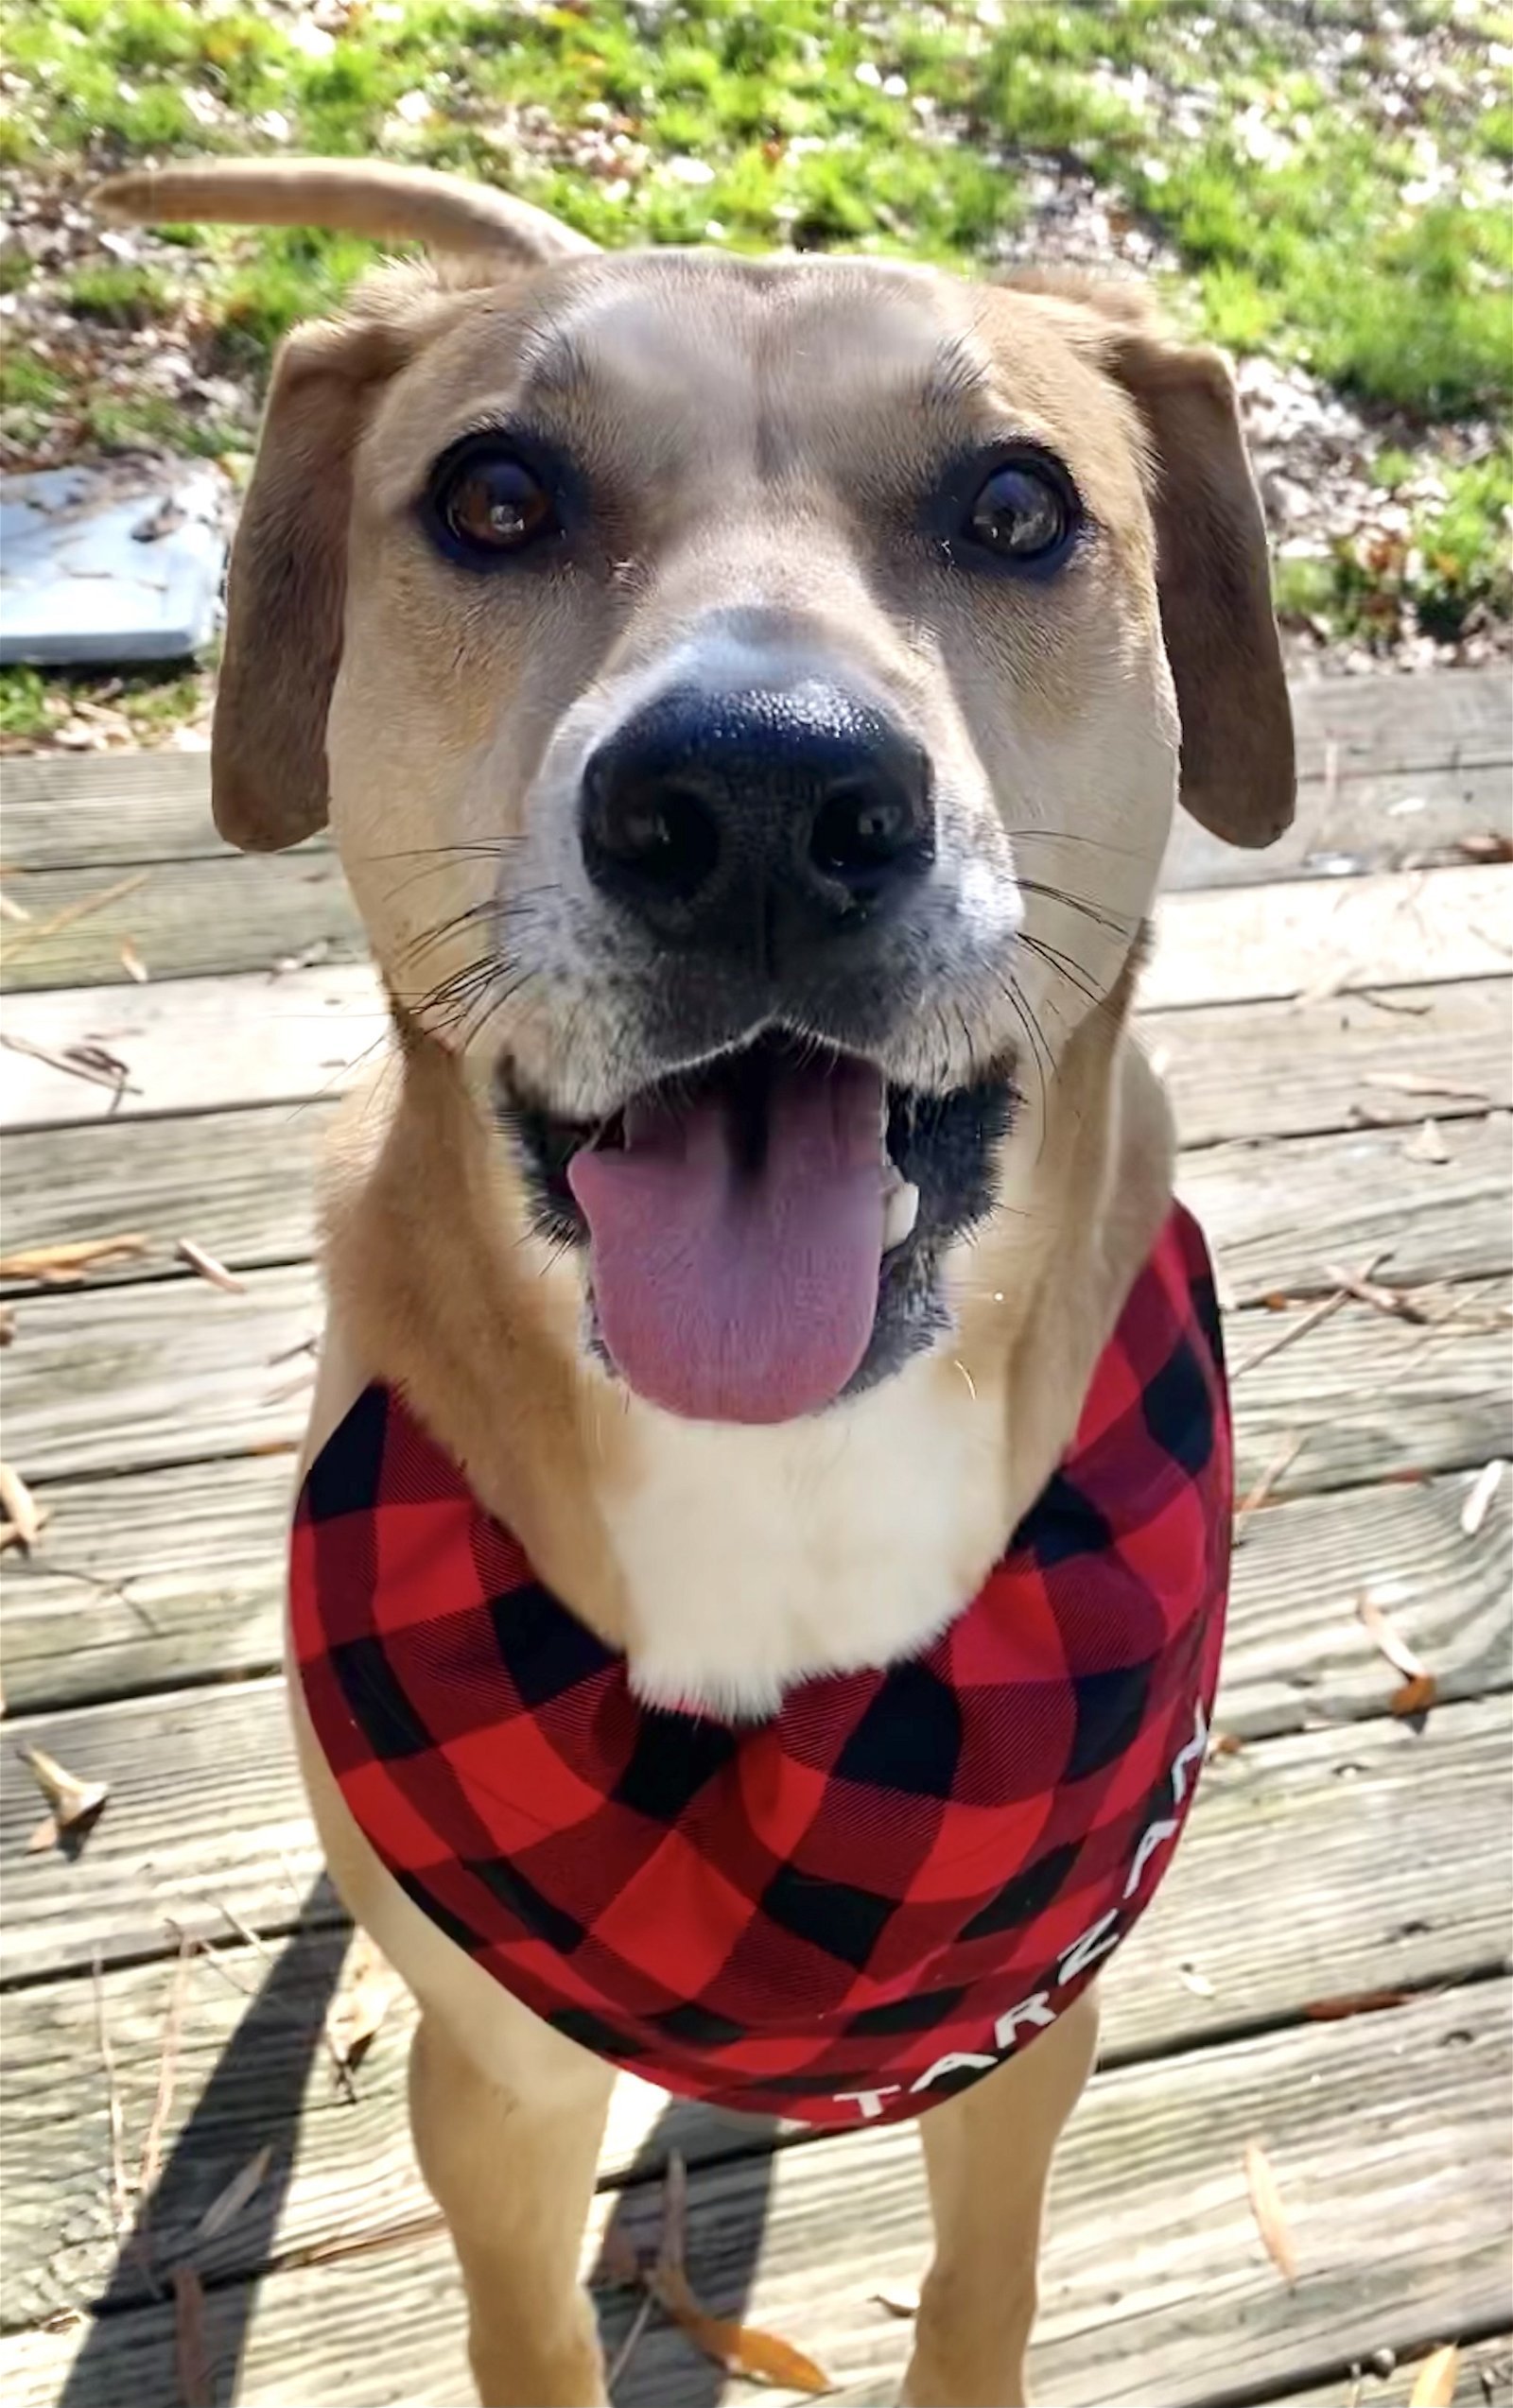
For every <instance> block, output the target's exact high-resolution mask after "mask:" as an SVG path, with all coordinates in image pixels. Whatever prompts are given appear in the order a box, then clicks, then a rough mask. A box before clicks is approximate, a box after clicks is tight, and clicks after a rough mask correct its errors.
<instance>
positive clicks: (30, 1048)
mask: <svg viewBox="0 0 1513 2408" xmlns="http://www.w3.org/2000/svg"><path fill="white" fill-rule="evenodd" d="M0 1045H3V1046H5V1047H6V1048H8V1050H9V1052H11V1053H25V1054H27V1055H29V1056H30V1058H31V1060H32V1061H33V1062H45V1063H46V1065H47V1067H48V1069H49V1070H61V1071H62V1072H63V1073H64V1074H65V1076H67V1077H68V1078H70V1079H83V1080H85V1081H86V1082H87V1083H88V1084H89V1085H90V1086H92V1087H109V1088H110V1090H111V1093H112V1095H113V1098H114V1099H115V1101H116V1102H117V1103H119V1101H120V1100H121V1098H122V1096H139V1095H140V1094H141V1092H142V1090H141V1088H140V1087H134V1086H133V1085H132V1084H131V1082H130V1077H129V1075H128V1072H127V1067H126V1065H125V1063H124V1062H118V1061H117V1060H116V1057H115V1055H114V1054H113V1053H107V1052H106V1050H105V1048H104V1047H103V1046H96V1045H90V1046H82V1045H79V1046H69V1047H67V1048H65V1049H64V1050H63V1052H61V1053H55V1052H54V1051H53V1049H52V1048H51V1047H50V1046H45V1045H37V1044H36V1043H34V1041H33V1040H32V1039H31V1038H30V1037H21V1036H18V1035H17V1034H16V1032H15V1031H14V1030H13V1029H0Z"/></svg>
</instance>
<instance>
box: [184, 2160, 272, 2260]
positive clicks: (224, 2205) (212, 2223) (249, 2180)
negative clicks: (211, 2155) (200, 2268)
mask: <svg viewBox="0 0 1513 2408" xmlns="http://www.w3.org/2000/svg"><path fill="white" fill-rule="evenodd" d="M272 2162H273V2150H272V2144H271V2143H270V2141H266V2140H265V2141H264V2143H263V2146H262V2147H261V2148H260V2149H259V2150H258V2152H257V2155H256V2157H249V2159H248V2160H247V2163H246V2164H245V2165H244V2166H243V2168H242V2170H241V2172H240V2174H233V2176H232V2178H231V2180H230V2181H229V2182H228V2183H227V2185H226V2188H225V2189H224V2191H217V2194H216V2196H215V2198H214V2199H212V2201H211V2203H210V2205H209V2207H208V2208H207V2209H205V2212H204V2214H203V2215H202V2216H201V2217H200V2222H199V2223H198V2224H197V2225H196V2226H195V2228H194V2231H193V2233H192V2235H191V2236H190V2237H191V2239H192V2240H195V2241H214V2240H215V2238H216V2236H217V2233H221V2232H224V2231H225V2229H226V2227H227V2226H228V2225H233V2224H235V2221H236V2219H237V2217H238V2216H239V2215H240V2214H241V2211H242V2209H244V2208H245V2207H246V2206H247V2204H248V2201H249V2200H250V2199H251V2198H252V2195H253V2193H254V2192H255V2191H260V2190H261V2189H262V2185H263V2176H264V2175H265V2174H267V2172H268V2169H269V2167H270V2165H271V2164H272Z"/></svg>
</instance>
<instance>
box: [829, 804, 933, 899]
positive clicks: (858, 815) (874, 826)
mask: <svg viewBox="0 0 1513 2408" xmlns="http://www.w3.org/2000/svg"><path fill="white" fill-rule="evenodd" d="M919 836H920V828H919V818H918V814H917V812H916V811H915V809H914V806H913V801H912V799H911V798H910V797H909V796H908V795H906V794H904V793H903V792H902V791H900V790H897V789H893V790H890V789H889V788H886V787H879V786H877V785H874V784H871V783H870V782H868V783H861V782H859V783H857V784H855V785H848V786H843V787H841V788H837V790H836V791H835V792H833V793H831V794H827V795H826V799H825V801H824V802H823V803H822V804H821V806H820V807H819V809H818V811H817V812H816V813H815V815H814V822H813V825H812V827H811V828H810V830H809V858H810V860H811V861H812V862H813V864H814V867H815V868H816V869H817V870H818V871H820V872H821V874H822V875H824V876H826V877H833V878H839V879H841V880H842V881H843V883H845V884H847V885H852V884H858V883H862V884H864V883H865V882H866V880H867V879H868V877H869V876H870V875H873V874H875V873H877V872H879V871H884V870H889V869H892V868H893V866H894V864H895V863H896V861H897V860H898V859H899V858H900V857H901V856H902V855H903V854H905V853H906V852H910V851H911V850H915V849H917V846H918V842H919Z"/></svg>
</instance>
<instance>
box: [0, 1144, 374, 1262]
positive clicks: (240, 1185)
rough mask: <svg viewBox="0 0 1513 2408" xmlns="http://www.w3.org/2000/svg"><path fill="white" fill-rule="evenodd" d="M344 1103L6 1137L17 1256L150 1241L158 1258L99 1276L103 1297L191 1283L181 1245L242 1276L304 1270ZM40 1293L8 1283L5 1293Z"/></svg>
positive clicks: (10, 1248) (9, 1231)
mask: <svg viewBox="0 0 1513 2408" xmlns="http://www.w3.org/2000/svg"><path fill="white" fill-rule="evenodd" d="M334 1108H335V1099H334V1098H321V1099H318V1100H313V1101H311V1102H308V1103H304V1104H287V1103H274V1104H263V1105H257V1106H254V1107H253V1108H252V1110H251V1111H247V1112H210V1113H190V1114H185V1115H183V1117H174V1118H171V1119H166V1120H121V1121H113V1122H106V1123H103V1124H102V1123H100V1122H97V1121H96V1122H94V1123H92V1124H90V1125H88V1126H76V1127H74V1128H68V1129H33V1130H27V1131H26V1132H25V1133H23V1134H22V1135H18V1136H9V1137H7V1139H6V1141H5V1157H6V1162H5V1244H6V1251H7V1252H8V1253H15V1252H18V1251H20V1250H21V1249H22V1248H24V1247H28V1246H42V1245H58V1244H61V1243H63V1242H65V1241H67V1240H70V1239H90V1238H98V1237H101V1236H110V1235H112V1234H119V1233H120V1232H122V1231H127V1230H130V1231H136V1232H139V1233H141V1234H142V1235H143V1236H145V1237H147V1238H148V1239H150V1240H151V1251H150V1253H149V1254H148V1255H146V1256H133V1257H131V1258H130V1259H123V1260H122V1261H121V1262H120V1263H118V1264H113V1265H107V1266H104V1267H102V1268H101V1269H100V1270H97V1271H92V1272H91V1273H90V1275H89V1284H90V1286H91V1287H92V1288H93V1287H97V1286H99V1285H101V1284H102V1283H103V1284H118V1283H119V1282H121V1281H132V1280H139V1279H143V1278H172V1277H192V1276H193V1275H194V1274H193V1273H191V1272H190V1271H189V1270H188V1266H187V1265H186V1264H184V1263H183V1261H181V1260H179V1259H178V1258H177V1257H176V1255H175V1251H174V1249H175V1244H176V1240H177V1239H179V1238H181V1237H189V1238H193V1239H195V1240H196V1241H197V1242H198V1243H199V1244H200V1245H201V1246H204V1247H206V1248H207V1249H208V1250H209V1252H210V1253H211V1254H213V1255H214V1256H216V1257H217V1260H218V1261H220V1262H223V1263H225V1264H227V1265H228V1266H229V1267H230V1268H231V1269H233V1270H238V1271H246V1270H253V1269H259V1268H262V1267H265V1266H267V1265H269V1264H272V1263H287V1262H300V1261H304V1260H305V1259H306V1258H307V1257H308V1256H309V1254H310V1252H311V1248H312V1246H313V1244H314V1242H315V1177H316V1168H317V1164H318V1162H319V1160H320V1153H321V1148H322V1144H323V1142H324V1139H325V1136H326V1134H327V1131H328V1129H329V1127H330V1123H331V1115H332V1111H333V1109H334ZM37 1285H38V1283H37V1282H35V1281H32V1280H16V1279H11V1280H4V1281H0V1292H4V1293H6V1294H18V1293H19V1294H25V1293H27V1292H30V1291H32V1290H33V1289H35V1288H36V1287H37Z"/></svg>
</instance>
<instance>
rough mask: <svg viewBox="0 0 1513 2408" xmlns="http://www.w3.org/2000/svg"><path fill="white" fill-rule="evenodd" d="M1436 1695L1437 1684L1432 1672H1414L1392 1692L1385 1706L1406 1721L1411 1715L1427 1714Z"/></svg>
mask: <svg viewBox="0 0 1513 2408" xmlns="http://www.w3.org/2000/svg"><path fill="white" fill-rule="evenodd" d="M1438 1695H1439V1683H1438V1682H1437V1681H1436V1680H1435V1676H1434V1674H1433V1672H1416V1673H1415V1674H1414V1675H1413V1676H1412V1678H1411V1679H1409V1680H1406V1681H1404V1682H1403V1684H1402V1687H1401V1689H1394V1690H1393V1692H1392V1695H1391V1696H1390V1697H1389V1698H1388V1700H1387V1705H1388V1706H1389V1707H1390V1709H1391V1711H1392V1712H1393V1713H1394V1714H1397V1715H1400V1716H1401V1717H1402V1718H1403V1720H1404V1721H1406V1719H1407V1718H1408V1717H1409V1716H1410V1715H1412V1714H1427V1713H1428V1711H1429V1708H1430V1707H1431V1706H1433V1704H1434V1702H1435V1698H1436V1697H1437V1696H1438Z"/></svg>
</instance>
